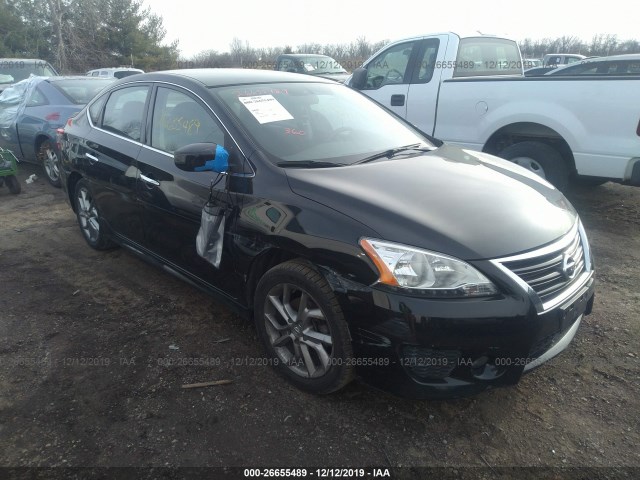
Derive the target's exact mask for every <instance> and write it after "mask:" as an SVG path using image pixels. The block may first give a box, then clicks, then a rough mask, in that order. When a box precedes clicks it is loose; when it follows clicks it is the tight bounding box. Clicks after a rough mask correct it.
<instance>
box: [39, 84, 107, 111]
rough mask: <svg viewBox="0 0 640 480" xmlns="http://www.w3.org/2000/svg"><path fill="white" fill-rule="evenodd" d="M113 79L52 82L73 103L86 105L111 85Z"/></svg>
mask: <svg viewBox="0 0 640 480" xmlns="http://www.w3.org/2000/svg"><path fill="white" fill-rule="evenodd" d="M113 81H114V79H113V78H111V79H107V78H104V79H102V78H95V79H94V78H91V79H87V78H80V79H68V80H55V81H52V82H50V83H51V84H52V85H53V86H54V87H56V88H57V89H58V90H60V91H61V92H62V93H63V94H64V95H65V96H66V97H67V98H68V99H69V100H71V102H73V103H75V104H77V105H86V104H87V103H89V101H90V100H91V99H92V98H93V97H95V96H96V95H97V94H98V93H99V92H100V91H101V90H102V89H103V88H104V87H106V86H107V85H109V84H111V83H112V82H113Z"/></svg>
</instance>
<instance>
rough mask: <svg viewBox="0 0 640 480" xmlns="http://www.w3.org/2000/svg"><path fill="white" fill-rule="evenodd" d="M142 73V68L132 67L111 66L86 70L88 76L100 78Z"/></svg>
mask: <svg viewBox="0 0 640 480" xmlns="http://www.w3.org/2000/svg"><path fill="white" fill-rule="evenodd" d="M138 73H144V70H140V69H139V68H132V67H112V68H96V69H95V70H89V71H88V72H87V76H88V77H100V78H124V77H128V76H130V75H136V74H138Z"/></svg>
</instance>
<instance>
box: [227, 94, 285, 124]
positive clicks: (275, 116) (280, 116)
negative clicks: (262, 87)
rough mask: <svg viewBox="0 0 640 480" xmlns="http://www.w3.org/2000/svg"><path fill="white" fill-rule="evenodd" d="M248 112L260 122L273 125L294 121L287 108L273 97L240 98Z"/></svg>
mask: <svg viewBox="0 0 640 480" xmlns="http://www.w3.org/2000/svg"><path fill="white" fill-rule="evenodd" d="M238 100H240V101H241V102H242V104H243V105H244V106H245V107H247V110H249V111H250V112H251V114H252V115H253V116H254V117H255V118H256V120H258V122H260V124H263V123H271V122H279V121H281V120H293V117H292V116H291V114H290V113H289V112H288V111H287V109H286V108H284V107H283V106H282V104H281V103H280V102H278V101H277V100H276V99H275V98H274V97H273V95H257V96H255V97H238Z"/></svg>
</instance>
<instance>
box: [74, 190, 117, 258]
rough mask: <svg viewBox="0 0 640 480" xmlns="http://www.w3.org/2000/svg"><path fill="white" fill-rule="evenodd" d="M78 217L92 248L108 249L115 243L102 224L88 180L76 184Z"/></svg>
mask: <svg viewBox="0 0 640 480" xmlns="http://www.w3.org/2000/svg"><path fill="white" fill-rule="evenodd" d="M75 202H76V217H77V218H78V225H80V230H81V231H82V235H83V236H84V239H85V240H86V241H87V243H88V244H89V246H90V247H91V248H95V249H96V250H107V249H109V248H112V247H113V246H114V245H113V243H112V242H111V241H110V240H109V239H108V238H107V236H106V234H105V232H104V229H103V228H102V225H101V220H100V212H99V210H98V206H97V205H96V202H95V199H94V198H93V194H92V193H91V188H90V187H89V183H88V182H87V181H86V180H84V179H83V180H79V181H78V183H77V184H76V195H75Z"/></svg>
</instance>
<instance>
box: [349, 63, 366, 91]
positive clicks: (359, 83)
mask: <svg viewBox="0 0 640 480" xmlns="http://www.w3.org/2000/svg"><path fill="white" fill-rule="evenodd" d="M366 85H367V69H366V68H363V67H359V68H356V69H355V70H354V71H353V75H352V76H351V85H350V86H351V87H352V88H355V89H356V90H362V89H363V88H364V87H365V86H366Z"/></svg>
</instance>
